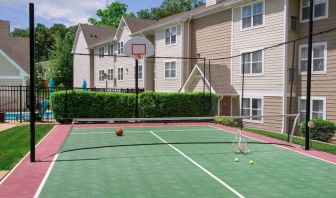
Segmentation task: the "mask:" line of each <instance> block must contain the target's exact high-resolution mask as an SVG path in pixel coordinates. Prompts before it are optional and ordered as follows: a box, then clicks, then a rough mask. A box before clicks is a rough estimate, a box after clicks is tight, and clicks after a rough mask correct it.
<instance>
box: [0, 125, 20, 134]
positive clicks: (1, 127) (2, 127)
mask: <svg viewBox="0 0 336 198" xmlns="http://www.w3.org/2000/svg"><path fill="white" fill-rule="evenodd" d="M15 126H18V124H8V123H3V124H0V132H1V131H4V130H7V129H10V128H13V127H15Z"/></svg>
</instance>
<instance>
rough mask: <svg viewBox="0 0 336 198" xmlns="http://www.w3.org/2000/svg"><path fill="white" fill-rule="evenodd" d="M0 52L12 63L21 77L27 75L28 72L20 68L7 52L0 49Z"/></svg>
mask: <svg viewBox="0 0 336 198" xmlns="http://www.w3.org/2000/svg"><path fill="white" fill-rule="evenodd" d="M0 54H1V55H2V56H3V57H4V58H5V59H6V60H7V61H8V62H9V63H10V64H12V65H13V66H14V67H15V68H16V69H17V70H18V71H19V73H20V76H21V77H25V76H29V74H28V73H27V72H26V71H25V70H23V69H22V67H20V66H19V65H18V64H17V63H16V62H15V61H14V60H13V59H11V58H10V57H9V56H7V54H6V53H5V52H4V51H2V50H1V49H0Z"/></svg>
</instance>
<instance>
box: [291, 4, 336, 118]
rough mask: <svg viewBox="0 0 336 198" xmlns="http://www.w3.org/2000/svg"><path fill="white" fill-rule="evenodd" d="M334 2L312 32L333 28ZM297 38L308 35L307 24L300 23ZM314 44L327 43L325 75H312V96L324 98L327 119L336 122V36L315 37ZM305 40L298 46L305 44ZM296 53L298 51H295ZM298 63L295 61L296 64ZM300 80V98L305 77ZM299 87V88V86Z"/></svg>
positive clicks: (302, 94) (333, 33)
mask: <svg viewBox="0 0 336 198" xmlns="http://www.w3.org/2000/svg"><path fill="white" fill-rule="evenodd" d="M335 10H336V2H335V1H333V0H329V16H328V18H327V19H322V20H316V21H315V24H314V31H315V32H320V31H324V30H327V29H331V28H334V27H335V21H336V12H335ZM299 25H300V28H299V36H303V35H307V34H308V23H300V24H299ZM313 42H314V43H320V42H327V45H328V51H327V73H326V74H312V89H311V91H312V93H311V95H312V96H315V97H326V99H327V101H326V102H327V104H326V113H327V115H326V116H327V119H330V120H336V88H335V85H336V34H335V31H333V32H330V33H327V34H323V35H321V36H315V37H314V39H313ZM307 43H308V42H307V40H305V41H303V42H301V43H300V44H307ZM297 52H298V51H297ZM298 62H299V61H297V63H298ZM299 78H300V79H301V80H300V81H299V82H298V85H299V88H298V93H299V95H301V96H305V95H306V79H307V78H306V75H299ZM300 85H301V86H300Z"/></svg>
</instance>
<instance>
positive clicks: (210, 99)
mask: <svg viewBox="0 0 336 198" xmlns="http://www.w3.org/2000/svg"><path fill="white" fill-rule="evenodd" d="M209 87H210V88H209V90H210V91H209V93H210V96H209V104H210V105H209V106H210V110H212V97H211V60H210V59H209Z"/></svg>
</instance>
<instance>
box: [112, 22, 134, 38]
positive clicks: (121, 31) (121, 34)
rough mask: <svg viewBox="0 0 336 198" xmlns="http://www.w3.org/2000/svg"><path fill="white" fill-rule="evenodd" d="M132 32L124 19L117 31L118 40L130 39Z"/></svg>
mask: <svg viewBox="0 0 336 198" xmlns="http://www.w3.org/2000/svg"><path fill="white" fill-rule="evenodd" d="M130 35H131V32H130V30H129V28H128V27H127V25H126V24H125V21H124V20H123V19H122V20H121V23H120V25H119V27H118V30H117V33H116V37H115V39H116V40H122V41H127V40H128V39H130Z"/></svg>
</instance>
